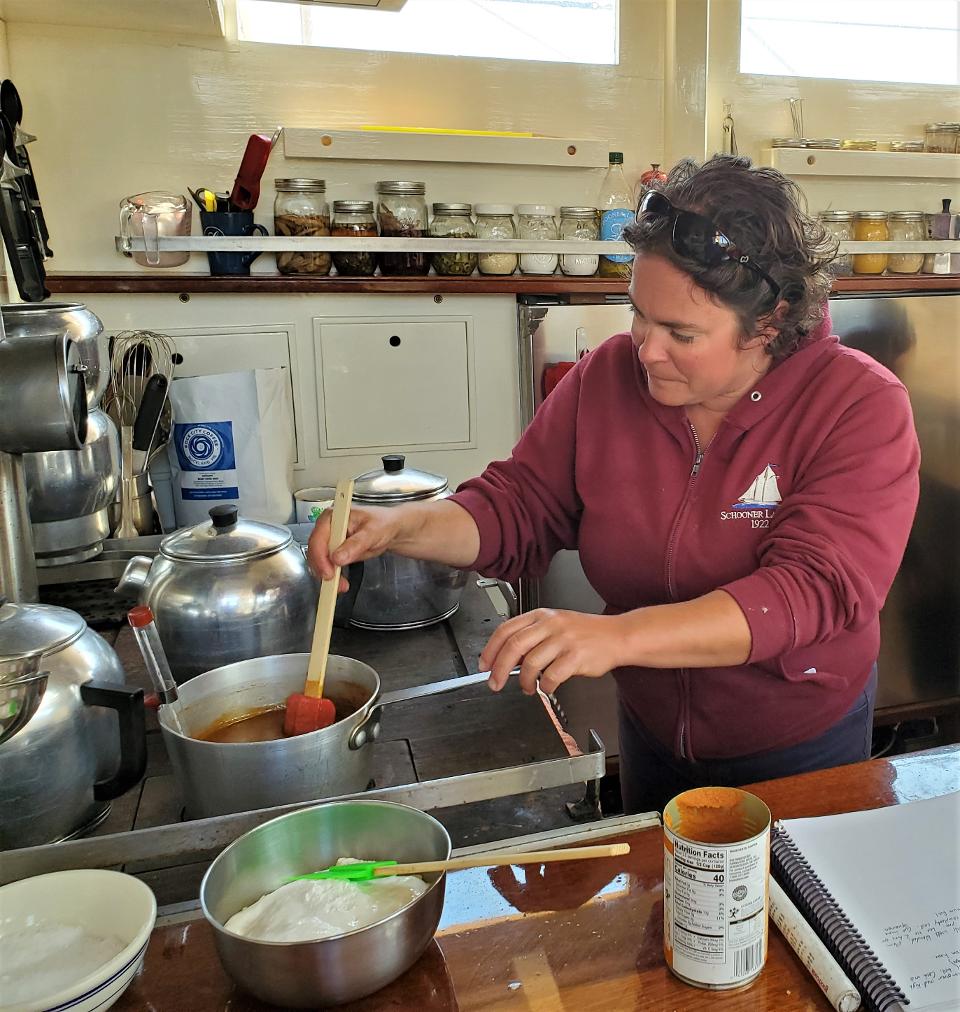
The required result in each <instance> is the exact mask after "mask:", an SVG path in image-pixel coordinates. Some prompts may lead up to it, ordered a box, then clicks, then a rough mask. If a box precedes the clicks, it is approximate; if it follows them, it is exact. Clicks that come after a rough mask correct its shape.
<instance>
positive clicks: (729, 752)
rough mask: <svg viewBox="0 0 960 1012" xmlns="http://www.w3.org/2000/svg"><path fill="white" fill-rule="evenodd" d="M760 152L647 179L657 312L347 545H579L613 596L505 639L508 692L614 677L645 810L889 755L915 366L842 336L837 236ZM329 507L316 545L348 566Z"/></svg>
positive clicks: (462, 562)
mask: <svg viewBox="0 0 960 1012" xmlns="http://www.w3.org/2000/svg"><path fill="white" fill-rule="evenodd" d="M799 196H800V195H799V191H798V190H797V188H796V187H795V186H794V184H793V183H791V182H790V181H789V180H787V179H786V178H785V177H784V176H782V175H781V174H780V173H778V172H776V171H775V170H773V169H767V168H752V167H751V166H750V162H749V161H748V160H747V159H743V158H732V157H727V156H723V157H721V156H717V157H715V158H713V159H711V160H710V161H708V162H707V163H706V164H704V165H703V166H701V167H698V166H697V165H696V164H695V163H693V162H690V161H684V162H682V163H680V164H679V165H678V166H677V167H676V168H674V170H673V171H672V172H671V173H670V176H669V178H668V180H667V182H666V183H665V184H664V185H663V187H662V189H661V190H660V191H659V192H651V193H648V194H646V195H645V197H644V199H643V201H642V202H641V205H640V208H639V210H638V212H637V220H636V223H635V224H633V225H632V226H631V227H630V228H629V229H628V230H627V231H626V233H625V236H626V238H627V240H628V241H629V242H630V243H631V245H632V246H633V248H634V249H635V251H636V257H635V261H634V267H633V275H632V279H631V282H630V287H629V295H630V301H631V303H632V305H633V310H634V321H633V325H632V328H631V332H630V334H618V335H615V336H614V337H612V338H610V339H609V340H608V341H606V342H604V343H603V344H602V345H601V346H600V347H598V348H597V349H596V350H594V351H593V352H592V353H591V354H590V355H588V356H586V357H585V358H584V359H582V360H581V361H580V362H579V363H578V364H577V366H576V368H575V369H573V370H572V371H571V372H570V373H569V374H568V375H567V376H566V377H564V379H563V381H562V382H561V383H560V384H559V385H558V386H557V388H556V389H555V390H554V391H553V392H552V393H551V394H550V395H549V397H548V398H547V399H546V400H545V401H544V403H543V405H542V407H541V408H540V410H539V411H538V412H537V414H536V416H535V418H534V420H533V422H532V424H531V425H530V426H529V427H528V428H527V430H526V431H525V432H524V434H523V436H522V438H521V440H520V442H519V443H518V444H517V446H516V447H515V449H514V451H513V454H512V456H511V457H510V459H509V460H506V461H498V462H494V463H492V464H491V465H490V466H489V467H488V468H487V470H486V471H485V472H484V473H483V474H482V475H481V476H480V477H479V478H476V479H473V480H471V481H468V482H466V483H465V484H464V485H462V486H461V487H460V489H459V490H458V492H457V494H456V495H454V496H453V497H452V498H451V499H448V500H445V501H442V502H437V503H429V504H421V505H417V504H411V505H409V506H403V507H399V508H393V509H385V510H374V509H356V510H354V511H353V512H352V514H351V519H350V527H349V532H348V537H347V540H346V541H345V542H344V544H343V545H342V546H341V548H340V549H339V551H338V552H336V553H335V555H334V558H335V559H336V561H337V562H339V563H341V564H344V565H345V564H347V563H349V562H351V561H354V560H357V559H362V558H369V557H371V556H373V555H377V554H379V553H381V552H383V551H386V550H390V551H393V552H396V553H398V554H401V555H407V556H412V557H416V558H424V559H435V560H438V561H441V562H445V563H447V564H449V565H453V566H460V567H472V568H475V569H477V570H479V571H480V572H481V573H485V574H491V575H496V576H499V577H501V578H504V579H508V580H513V579H516V578H517V577H519V576H522V575H526V576H538V575H541V574H543V573H544V572H545V570H546V568H547V566H548V564H549V562H550V559H551V558H552V557H553V555H554V553H555V552H557V551H558V550H559V549H563V548H578V549H579V552H580V559H581V562H582V564H583V568H584V572H585V573H586V575H587V578H588V579H589V580H590V583H591V584H592V585H593V587H594V588H595V589H596V590H597V592H598V593H599V594H600V596H601V597H602V598H603V600H604V601H605V602H606V612H605V614H603V615H585V614H579V613H575V612H569V611H554V610H550V609H538V610H536V611H533V612H530V613H527V614H524V615H520V616H518V617H516V618H513V619H511V620H509V621H507V622H505V623H503V624H502V625H501V626H500V627H499V628H498V629H497V630H496V632H495V633H494V635H493V636H492V637H491V639H490V641H489V643H488V644H487V646H486V647H485V648H484V651H483V654H482V656H481V658H480V663H481V665H483V666H488V667H489V668H490V669H491V671H492V674H491V676H490V686H491V688H492V689H494V690H495V691H497V690H499V689H501V688H502V687H503V685H504V684H505V682H506V680H507V678H508V676H509V672H510V670H511V669H512V668H513V667H514V666H516V665H521V674H520V683H521V685H522V687H523V688H524V690H525V691H527V692H532V691H534V688H535V685H536V682H537V680H538V679H539V681H540V684H541V686H542V687H543V689H544V690H545V691H552V690H554V689H555V688H556V687H557V685H558V684H560V683H561V682H563V681H565V680H566V679H568V678H571V677H573V676H575V675H578V676H581V677H599V676H600V675H603V674H604V673H605V672H607V671H610V670H613V671H614V674H615V678H616V681H617V686H618V695H619V705H620V736H621V743H620V755H621V790H622V792H623V796H624V804H625V808H626V810H627V811H645V810H650V809H654V808H656V809H660V808H662V807H663V805H664V804H665V803H666V801H667V800H669V798H670V797H672V796H673V795H674V794H675V793H677V792H678V791H680V790H683V789H686V788H688V787H691V786H696V785H700V784H707V783H714V784H716V783H726V784H739V783H749V782H751V781H755V780H761V779H766V778H769V777H774V776H785V775H788V774H792V773H797V772H802V771H805V770H812V769H819V768H822V767H825V766H831V765H837V764H839V763H844V762H853V761H857V760H860V759H865V758H867V757H868V756H869V747H870V738H871V725H872V712H873V701H874V695H875V691H876V669H875V661H876V658H877V652H878V649H879V618H878V615H879V611H880V608H881V606H882V604H883V601H884V598H885V596H886V594H887V591H888V590H889V588H890V585H891V583H892V582H893V578H894V576H895V574H896V571H897V567H898V565H899V563H900V559H901V556H902V554H903V550H904V546H905V545H906V540H907V536H908V534H909V531H910V526H911V523H912V520H913V515H914V511H915V508H916V503H917V495H918V467H919V451H918V446H917V440H916V434H915V431H914V427H913V420H912V416H911V412H910V405H909V401H908V399H907V395H906V391H905V390H904V388H903V386H902V384H901V383H900V382H899V381H898V380H897V379H896V377H894V376H893V375H892V374H891V373H890V372H888V371H887V370H886V369H884V368H883V367H882V366H881V365H879V364H878V363H876V362H874V361H873V360H872V359H869V358H868V357H867V356H865V355H863V354H861V353H859V352H856V351H853V350H851V349H847V348H844V347H842V346H841V345H840V344H839V342H838V341H837V339H836V338H835V337H831V336H830V319H829V315H828V313H827V309H826V295H827V293H828V291H829V286H830V280H829V276H828V275H827V274H826V272H825V266H826V264H827V263H828V262H829V260H830V258H831V256H832V252H833V251H832V250H831V249H830V247H829V245H828V241H827V237H826V235H825V233H824V232H823V231H822V230H821V229H820V228H819V226H817V225H816V223H815V222H813V221H812V220H811V219H809V218H807V217H806V216H805V215H804V214H803V212H802V211H801V210H800V207H799ZM328 537H329V523H328V521H327V520H326V519H321V520H320V521H319V522H318V525H317V528H316V530H315V532H314V536H313V537H312V538H311V542H310V559H311V561H312V563H313V565H314V567H315V569H316V570H317V571H318V572H319V573H320V574H321V575H323V576H329V575H330V574H331V572H332V566H331V561H330V557H329V554H328V551H327V541H328Z"/></svg>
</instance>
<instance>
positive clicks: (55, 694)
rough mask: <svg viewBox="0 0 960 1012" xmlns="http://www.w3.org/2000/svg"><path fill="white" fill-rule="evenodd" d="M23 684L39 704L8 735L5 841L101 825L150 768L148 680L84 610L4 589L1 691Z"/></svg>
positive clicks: (28, 701)
mask: <svg viewBox="0 0 960 1012" xmlns="http://www.w3.org/2000/svg"><path fill="white" fill-rule="evenodd" d="M33 679H36V680H33ZM44 680H45V681H44ZM13 694H16V695H17V701H18V706H21V707H24V708H26V709H27V710H29V709H30V708H33V712H32V713H23V712H21V715H20V720H19V721H18V722H17V723H16V724H15V725H14V726H10V727H7V728H6V729H5V734H6V737H4V738H2V740H0V849H7V848H11V847H32V846H36V845H39V844H44V843H53V842H55V841H57V840H62V839H66V838H67V837H70V836H74V835H77V834H79V833H82V832H84V831H86V830H87V829H90V828H92V827H93V826H95V825H96V824H97V823H98V822H100V821H101V820H102V819H103V818H104V817H105V816H106V815H107V813H108V811H109V809H110V805H109V801H110V800H111V799H113V798H117V797H119V796H120V795H121V794H123V793H124V792H125V791H127V790H128V789H129V788H131V787H132V786H134V784H136V783H138V782H139V781H140V779H141V777H142V776H143V773H144V770H145V768H146V763H147V752H146V738H145V732H144V718H143V690H142V689H139V688H135V687H133V686H128V685H124V672H123V668H122V667H121V665H120V661H119V659H118V657H117V655H116V653H115V652H114V650H113V648H112V647H110V646H109V645H108V644H107V642H106V640H104V639H103V638H102V637H101V636H99V635H98V634H97V633H95V632H93V630H91V629H89V628H87V624H86V622H84V620H83V619H82V618H81V617H80V616H79V615H78V614H76V612H72V611H68V610H67V609H66V608H54V607H52V606H50V605H43V604H11V603H7V602H6V601H5V599H3V598H0V696H2V697H9V696H10V695H13ZM107 710H113V711H115V712H114V713H108V712H106V711H107Z"/></svg>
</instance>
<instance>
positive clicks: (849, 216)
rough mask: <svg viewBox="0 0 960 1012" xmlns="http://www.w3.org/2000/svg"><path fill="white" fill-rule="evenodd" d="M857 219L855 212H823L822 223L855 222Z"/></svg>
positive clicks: (821, 214)
mask: <svg viewBox="0 0 960 1012" xmlns="http://www.w3.org/2000/svg"><path fill="white" fill-rule="evenodd" d="M855 217H856V215H855V214H854V212H853V211H821V212H820V220H821V221H853V219H854V218H855Z"/></svg>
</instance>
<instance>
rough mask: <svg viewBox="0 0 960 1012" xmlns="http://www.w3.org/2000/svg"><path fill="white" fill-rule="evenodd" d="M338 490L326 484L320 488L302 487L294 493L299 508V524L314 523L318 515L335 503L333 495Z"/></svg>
mask: <svg viewBox="0 0 960 1012" xmlns="http://www.w3.org/2000/svg"><path fill="white" fill-rule="evenodd" d="M336 492H337V490H336V489H335V488H333V487H331V486H328V485H324V486H321V487H320V488H302V489H300V491H299V492H294V493H293V498H294V501H295V502H296V509H297V523H298V524H312V523H314V522H315V521H316V519H317V517H319V516H320V514H321V513H322V512H323V511H324V510H325V509H329V507H331V506H332V505H333V497H334V496H335V495H336Z"/></svg>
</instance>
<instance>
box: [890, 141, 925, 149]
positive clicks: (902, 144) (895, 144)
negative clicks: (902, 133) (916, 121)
mask: <svg viewBox="0 0 960 1012" xmlns="http://www.w3.org/2000/svg"><path fill="white" fill-rule="evenodd" d="M890 150H891V151H923V141H891V142H890Z"/></svg>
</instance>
